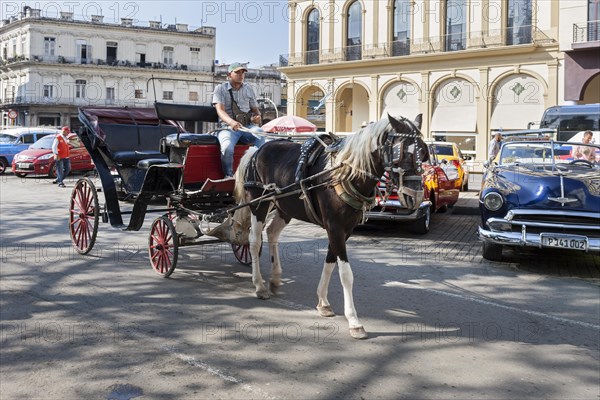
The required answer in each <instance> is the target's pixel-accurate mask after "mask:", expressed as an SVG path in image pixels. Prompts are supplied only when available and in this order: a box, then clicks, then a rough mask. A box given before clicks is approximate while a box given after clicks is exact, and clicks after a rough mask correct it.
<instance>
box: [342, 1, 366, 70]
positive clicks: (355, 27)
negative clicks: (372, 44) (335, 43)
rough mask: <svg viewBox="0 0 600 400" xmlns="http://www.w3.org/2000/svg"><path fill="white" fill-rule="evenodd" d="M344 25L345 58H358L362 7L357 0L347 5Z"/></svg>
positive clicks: (360, 48) (360, 53)
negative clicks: (345, 31)
mask: <svg viewBox="0 0 600 400" xmlns="http://www.w3.org/2000/svg"><path fill="white" fill-rule="evenodd" d="M346 27H347V33H346V35H347V36H346V48H345V53H346V60H360V59H361V58H362V7H361V5H360V1H358V0H357V1H355V2H354V3H352V4H351V5H350V7H348V17H347V20H346Z"/></svg>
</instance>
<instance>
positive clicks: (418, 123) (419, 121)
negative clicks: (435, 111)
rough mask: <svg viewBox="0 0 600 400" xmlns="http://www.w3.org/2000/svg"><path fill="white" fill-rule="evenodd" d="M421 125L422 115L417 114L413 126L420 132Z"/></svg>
mask: <svg viewBox="0 0 600 400" xmlns="http://www.w3.org/2000/svg"><path fill="white" fill-rule="evenodd" d="M421 125H423V114H419V115H417V117H416V118H415V126H416V127H417V129H418V130H421Z"/></svg>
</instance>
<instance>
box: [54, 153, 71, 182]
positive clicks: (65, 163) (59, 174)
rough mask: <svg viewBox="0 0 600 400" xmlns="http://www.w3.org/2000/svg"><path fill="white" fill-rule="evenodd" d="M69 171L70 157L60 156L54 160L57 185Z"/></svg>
mask: <svg viewBox="0 0 600 400" xmlns="http://www.w3.org/2000/svg"><path fill="white" fill-rule="evenodd" d="M69 172H71V159H70V158H61V159H59V160H56V183H58V184H59V185H60V184H61V183H63V179H65V178H66V177H67V175H69Z"/></svg>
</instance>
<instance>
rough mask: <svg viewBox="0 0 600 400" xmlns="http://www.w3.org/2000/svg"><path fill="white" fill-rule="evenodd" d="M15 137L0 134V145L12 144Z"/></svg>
mask: <svg viewBox="0 0 600 400" xmlns="http://www.w3.org/2000/svg"><path fill="white" fill-rule="evenodd" d="M16 141H17V137H16V136H13V135H9V134H6V133H0V143H14V142H16Z"/></svg>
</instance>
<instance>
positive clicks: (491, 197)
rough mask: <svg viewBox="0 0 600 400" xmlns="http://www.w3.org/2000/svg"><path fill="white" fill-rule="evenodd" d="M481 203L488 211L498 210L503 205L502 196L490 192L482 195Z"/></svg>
mask: <svg viewBox="0 0 600 400" xmlns="http://www.w3.org/2000/svg"><path fill="white" fill-rule="evenodd" d="M483 205H484V206H485V208H487V209H488V210H490V211H498V210H499V209H500V208H502V206H503V205H504V198H503V197H502V195H501V194H500V193H497V192H491V193H488V194H486V195H485V196H484V198H483Z"/></svg>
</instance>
